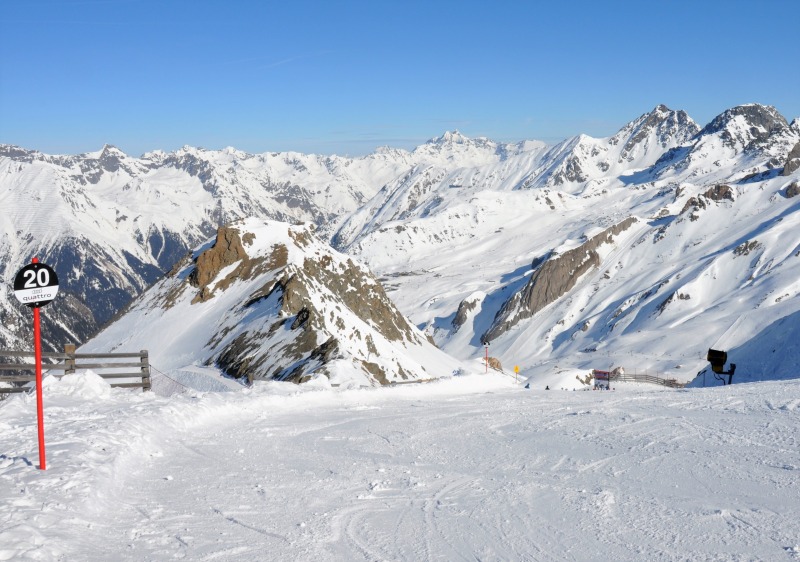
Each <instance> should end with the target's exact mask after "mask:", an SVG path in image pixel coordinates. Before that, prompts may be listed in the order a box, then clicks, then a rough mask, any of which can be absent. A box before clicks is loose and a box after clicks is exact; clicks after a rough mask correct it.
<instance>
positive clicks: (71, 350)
mask: <svg viewBox="0 0 800 562" xmlns="http://www.w3.org/2000/svg"><path fill="white" fill-rule="evenodd" d="M64 354H65V355H66V356H67V358H66V359H65V360H64V363H65V365H66V369H64V374H65V375H74V374H75V344H72V343H68V344H64Z"/></svg>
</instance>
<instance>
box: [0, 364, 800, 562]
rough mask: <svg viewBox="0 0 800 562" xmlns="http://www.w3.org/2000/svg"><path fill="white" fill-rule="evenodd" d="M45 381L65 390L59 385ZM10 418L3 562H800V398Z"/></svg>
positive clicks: (163, 404) (231, 407)
mask: <svg viewBox="0 0 800 562" xmlns="http://www.w3.org/2000/svg"><path fill="white" fill-rule="evenodd" d="M48 380H49V379H48ZM45 415H46V422H45V423H46V426H45V429H46V433H47V437H48V449H47V454H48V457H47V460H48V469H47V470H46V471H39V470H38V468H37V466H38V459H37V458H36V451H37V444H36V435H35V425H36V418H35V399H34V398H33V397H29V396H16V397H13V398H10V399H9V400H7V401H5V402H4V403H2V404H0V498H2V500H0V502H1V504H2V511H0V560H89V561H91V560H97V561H100V560H102V561H107V560H172V559H186V560H242V561H243V560H309V561H311V560H314V561H317V560H448V561H449V560H542V561H545V560H631V561H633V560H637V561H640V560H770V561H776V560H798V559H800V486H798V478H799V477H800V452H799V448H798V442H797V439H798V438H797V436H798V435H800V384H798V381H796V380H794V381H791V380H790V381H779V382H765V383H756V384H740V385H733V386H729V387H723V388H713V389H711V388H709V389H695V390H663V389H661V388H658V387H644V386H634V385H631V386H622V385H620V386H619V387H618V389H617V390H615V391H613V392H612V391H605V392H599V391H598V392H592V391H590V392H580V391H578V392H573V391H561V390H551V391H544V390H543V385H542V389H538V388H534V389H531V390H524V389H522V388H521V387H520V386H519V385H517V384H515V383H514V382H513V379H510V378H509V377H503V376H499V375H488V376H467V377H456V378H453V379H449V380H444V381H441V382H438V383H433V384H428V385H410V386H406V387H395V388H384V389H374V390H347V391H341V392H336V391H332V390H326V389H308V388H302V387H297V386H294V385H287V384H281V383H270V384H263V385H258V384H257V385H256V387H254V388H253V389H252V390H246V391H243V392H228V393H204V394H196V395H194V396H178V397H173V398H170V399H166V398H161V397H158V396H155V395H153V394H152V393H146V394H140V393H132V392H128V391H124V390H115V391H113V392H112V391H111V390H110V389H109V388H108V386H107V385H106V384H105V383H104V382H103V381H102V380H101V379H99V377H96V376H95V375H92V374H91V373H90V374H86V375H72V376H68V377H64V378H63V379H62V380H61V381H60V382H57V381H55V380H53V381H51V382H50V383H49V384H47V385H46V386H45Z"/></svg>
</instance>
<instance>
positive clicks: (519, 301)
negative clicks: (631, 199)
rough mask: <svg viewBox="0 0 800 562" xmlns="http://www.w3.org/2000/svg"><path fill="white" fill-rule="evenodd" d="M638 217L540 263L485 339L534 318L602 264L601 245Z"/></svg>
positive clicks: (503, 308) (628, 219)
mask: <svg viewBox="0 0 800 562" xmlns="http://www.w3.org/2000/svg"><path fill="white" fill-rule="evenodd" d="M636 221H637V219H636V218H635V217H629V218H627V219H625V220H624V221H622V222H620V223H618V224H615V225H614V226H611V227H609V228H607V229H605V230H604V231H603V232H601V233H600V234H597V235H595V236H593V237H591V238H590V239H588V240H587V241H586V242H584V243H583V244H581V245H580V246H578V247H576V248H572V249H570V250H567V251H564V252H561V253H558V252H553V253H552V254H551V255H550V256H548V257H547V259H545V260H543V261H541V262H538V265H537V266H536V270H535V271H534V272H533V274H532V275H531V278H530V280H529V281H528V282H527V283H526V284H525V286H524V287H523V288H522V289H521V290H520V291H518V292H516V293H514V295H512V296H511V298H509V299H508V300H507V301H506V302H505V304H504V305H503V307H502V308H501V309H500V311H499V312H498V313H497V316H496V317H495V319H494V321H493V322H492V326H491V327H490V328H489V329H488V330H487V331H486V333H485V334H483V337H482V338H481V339H482V341H484V342H487V341H491V340H493V339H495V338H497V337H498V336H500V335H502V334H503V333H505V332H507V331H508V330H509V329H511V328H513V327H514V326H515V325H516V324H518V323H519V322H520V321H522V320H525V319H526V318H530V317H532V316H533V315H534V314H536V313H537V312H539V311H540V310H542V309H543V308H544V307H546V306H547V305H549V304H550V303H553V302H555V301H556V300H557V299H559V298H561V297H562V296H564V295H565V294H566V293H567V292H569V291H570V290H571V289H572V288H573V287H575V285H576V284H577V283H578V281H579V280H580V279H581V277H582V276H583V275H585V274H586V273H587V272H589V271H591V270H593V269H596V268H597V267H599V266H600V263H601V261H602V260H601V257H600V254H599V252H598V249H599V248H600V246H602V245H604V244H613V242H614V237H615V236H618V235H619V234H621V233H622V232H624V231H626V230H627V229H628V228H630V227H631V226H632V225H633V224H634V223H636Z"/></svg>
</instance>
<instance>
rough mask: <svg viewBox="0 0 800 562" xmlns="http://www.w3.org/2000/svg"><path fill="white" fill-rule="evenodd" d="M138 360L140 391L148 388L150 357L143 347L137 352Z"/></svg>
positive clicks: (145, 390)
mask: <svg viewBox="0 0 800 562" xmlns="http://www.w3.org/2000/svg"><path fill="white" fill-rule="evenodd" d="M139 353H140V354H141V355H140V360H141V363H142V392H147V391H148V390H150V358H149V356H148V354H147V350H146V349H143V350H141V351H140V352H139Z"/></svg>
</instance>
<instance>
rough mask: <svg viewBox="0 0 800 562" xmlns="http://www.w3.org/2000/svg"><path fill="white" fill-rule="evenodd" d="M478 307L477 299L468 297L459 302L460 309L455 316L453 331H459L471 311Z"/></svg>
mask: <svg viewBox="0 0 800 562" xmlns="http://www.w3.org/2000/svg"><path fill="white" fill-rule="evenodd" d="M477 307H478V301H477V299H472V298H467V299H464V300H463V301H461V302H460V303H459V304H458V310H456V315H455V317H454V318H453V322H452V324H453V332H457V331H458V330H459V328H461V326H463V325H464V323H465V322H466V321H467V318H469V315H470V313H471V312H472V311H473V310H475V309H476V308H477Z"/></svg>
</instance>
